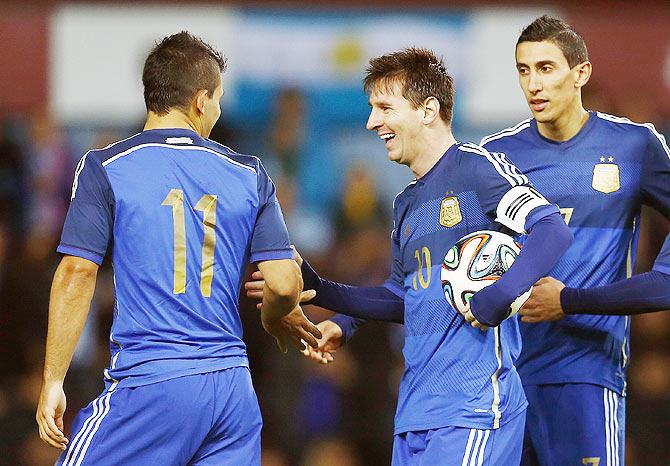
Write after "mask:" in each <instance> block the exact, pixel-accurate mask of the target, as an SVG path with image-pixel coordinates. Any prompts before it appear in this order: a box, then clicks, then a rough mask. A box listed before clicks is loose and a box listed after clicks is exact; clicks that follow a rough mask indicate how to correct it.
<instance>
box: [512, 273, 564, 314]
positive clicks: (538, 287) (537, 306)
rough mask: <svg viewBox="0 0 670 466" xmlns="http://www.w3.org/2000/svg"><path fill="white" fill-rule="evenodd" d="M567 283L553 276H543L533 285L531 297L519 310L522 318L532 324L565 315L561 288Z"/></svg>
mask: <svg viewBox="0 0 670 466" xmlns="http://www.w3.org/2000/svg"><path fill="white" fill-rule="evenodd" d="M563 288H565V285H564V284H563V283H561V282H560V281H558V280H556V279H555V278H552V277H544V278H541V279H539V280H538V281H537V283H535V285H533V291H532V293H531V294H530V298H528V300H527V301H526V303H525V304H524V305H523V307H522V308H521V309H520V310H519V315H521V320H522V321H523V322H528V323H531V324H534V323H537V322H549V321H551V320H558V319H562V318H563V317H565V313H564V312H563V308H562V307H561V290H562V289H563Z"/></svg>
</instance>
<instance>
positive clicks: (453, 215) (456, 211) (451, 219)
mask: <svg viewBox="0 0 670 466" xmlns="http://www.w3.org/2000/svg"><path fill="white" fill-rule="evenodd" d="M461 220H463V216H462V215H461V207H460V205H459V204H458V198H457V197H456V196H451V197H447V198H445V199H444V200H443V201H442V204H441V205H440V225H442V226H444V227H453V226H454V225H456V224H458V223H460V222H461Z"/></svg>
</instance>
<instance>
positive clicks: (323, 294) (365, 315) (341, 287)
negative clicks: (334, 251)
mask: <svg viewBox="0 0 670 466" xmlns="http://www.w3.org/2000/svg"><path fill="white" fill-rule="evenodd" d="M301 271H302V277H303V282H304V287H303V288H304V289H305V290H309V289H313V290H315V291H316V297H315V298H314V299H313V300H311V301H310V302H309V303H308V304H315V305H317V306H321V307H325V308H326V309H330V310H331V311H334V312H337V313H339V314H345V315H348V316H351V317H357V318H359V319H366V320H381V321H386V322H396V323H398V324H402V323H404V319H405V301H404V300H403V299H402V298H400V297H399V296H397V295H396V294H395V293H393V292H392V291H391V290H390V289H389V288H388V287H386V286H349V285H345V284H343V283H337V282H332V281H330V280H325V279H323V278H321V277H319V276H318V275H317V273H316V272H315V271H314V269H313V268H312V267H311V266H310V264H309V262H307V261H306V260H303V263H302V267H301Z"/></svg>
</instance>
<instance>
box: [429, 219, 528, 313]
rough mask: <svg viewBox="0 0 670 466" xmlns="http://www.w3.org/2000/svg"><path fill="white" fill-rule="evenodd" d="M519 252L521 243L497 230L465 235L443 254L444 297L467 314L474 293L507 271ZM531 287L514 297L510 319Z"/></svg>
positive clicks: (522, 302) (525, 298)
mask: <svg viewBox="0 0 670 466" xmlns="http://www.w3.org/2000/svg"><path fill="white" fill-rule="evenodd" d="M520 251H521V245H520V244H519V243H517V242H516V241H514V239H513V238H512V237H511V236H509V235H506V234H504V233H500V232H497V231H488V230H482V231H476V232H474V233H470V234H468V235H466V236H464V237H463V238H461V239H459V240H458V242H457V243H456V244H455V245H454V246H453V247H451V248H450V249H449V251H447V254H446V255H445V256H444V262H443V264H442V271H441V277H440V278H441V279H442V288H443V289H444V296H445V297H446V298H447V300H448V301H449V302H450V303H451V304H452V306H454V307H455V308H456V310H457V311H459V312H460V313H464V312H465V308H466V306H467V304H468V302H469V301H470V298H472V295H474V294H475V293H476V292H477V291H479V290H481V289H482V288H484V287H486V286H489V285H492V284H493V283H494V282H495V281H496V280H498V279H499V278H500V277H501V276H502V274H504V273H505V272H507V270H508V269H509V268H510V267H511V265H512V263H513V262H514V260H515V259H516V256H518V255H519V252H520ZM531 290H532V287H531V288H529V289H528V291H526V292H525V293H523V294H522V295H521V296H519V297H518V298H517V299H516V300H514V302H513V303H512V305H511V306H510V311H509V314H508V315H507V318H509V317H511V316H513V315H514V314H516V313H517V312H519V309H520V308H521V306H523V304H524V303H525V302H526V300H527V299H528V298H529V297H530V292H531Z"/></svg>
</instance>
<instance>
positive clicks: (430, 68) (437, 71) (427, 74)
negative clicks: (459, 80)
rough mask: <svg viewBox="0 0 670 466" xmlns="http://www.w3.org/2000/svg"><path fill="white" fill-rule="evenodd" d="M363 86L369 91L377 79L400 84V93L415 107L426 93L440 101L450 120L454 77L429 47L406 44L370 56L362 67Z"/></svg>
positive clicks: (388, 83)
mask: <svg viewBox="0 0 670 466" xmlns="http://www.w3.org/2000/svg"><path fill="white" fill-rule="evenodd" d="M365 72H366V74H365V79H363V86H364V89H365V92H366V93H367V94H370V93H371V92H372V90H373V88H374V86H375V85H376V84H378V83H381V84H382V85H386V86H391V85H392V84H393V83H395V82H398V83H400V84H401V85H402V96H403V97H404V98H405V99H407V100H409V101H410V102H411V103H412V105H413V106H414V108H418V107H419V106H420V105H422V104H423V103H424V102H425V100H426V99H427V98H428V97H435V98H436V99H437V100H438V102H440V117H441V118H442V120H444V122H446V123H447V124H450V123H451V119H452V117H453V110H454V80H453V78H452V77H451V76H449V74H448V73H447V69H446V68H445V66H444V62H443V61H442V59H441V58H437V57H436V56H435V55H434V54H433V52H431V51H430V50H428V49H420V48H406V49H403V50H400V51H398V52H394V53H390V54H387V55H382V56H381V57H377V58H372V59H371V60H370V64H369V65H368V67H367V68H366V70H365Z"/></svg>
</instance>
